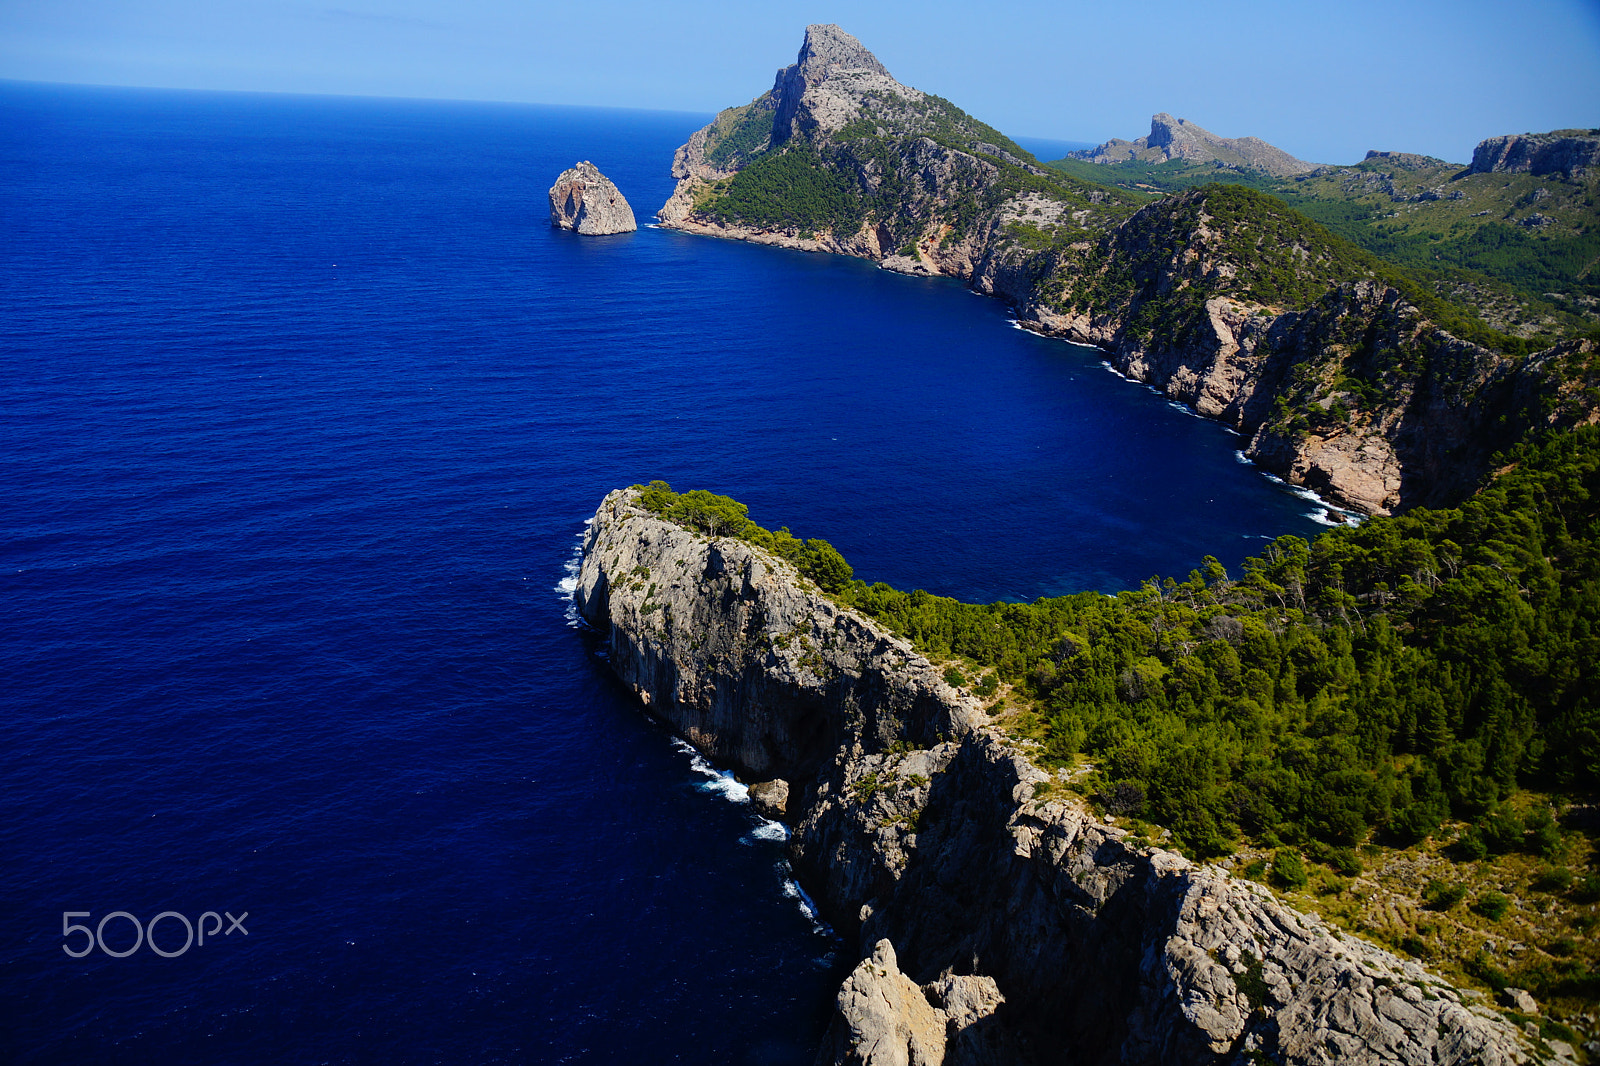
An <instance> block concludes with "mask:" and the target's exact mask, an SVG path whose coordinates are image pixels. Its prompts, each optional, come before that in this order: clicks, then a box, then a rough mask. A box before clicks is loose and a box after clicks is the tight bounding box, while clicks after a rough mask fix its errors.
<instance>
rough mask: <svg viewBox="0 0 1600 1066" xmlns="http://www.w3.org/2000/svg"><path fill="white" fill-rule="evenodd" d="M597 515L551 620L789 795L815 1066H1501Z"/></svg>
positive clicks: (857, 655) (885, 647)
mask: <svg viewBox="0 0 1600 1066" xmlns="http://www.w3.org/2000/svg"><path fill="white" fill-rule="evenodd" d="M637 498H638V497H637V495H636V493H635V492H634V491H633V490H623V491H618V492H613V493H611V494H610V495H609V496H607V497H606V499H605V501H604V502H603V503H602V504H601V505H600V508H599V510H598V511H597V512H596V514H595V518H594V521H593V523H592V524H591V526H590V528H589V531H588V534H587V535H586V538H585V543H584V556H583V563H582V567H581V570H580V573H579V580H578V589H577V602H578V607H579V610H580V611H581V613H582V615H583V617H584V618H585V619H586V620H587V621H588V622H589V623H590V624H591V625H592V626H594V627H595V628H596V629H597V630H599V631H600V632H601V633H603V634H604V640H605V642H606V644H607V647H608V651H609V659H608V661H609V663H610V666H611V668H612V669H613V670H614V671H615V672H616V674H617V676H618V677H619V678H621V680H622V681H623V682H624V683H625V684H627V685H628V686H629V687H630V688H631V689H632V690H633V691H634V692H635V693H637V694H638V696H639V698H640V699H641V700H642V701H643V702H644V703H645V704H646V706H648V707H649V708H650V709H651V710H652V711H653V712H654V713H656V714H658V715H659V716H660V717H662V718H663V719H664V720H666V721H667V722H668V723H669V724H671V725H672V726H673V728H675V729H676V730H678V731H679V732H681V733H682V734H683V735H684V736H685V737H686V738H687V739H689V740H690V742H691V743H693V744H695V745H696V746H697V747H698V748H700V749H701V750H702V751H704V752H706V753H707V754H708V755H710V756H712V757H713V758H717V759H720V760H722V761H724V762H726V763H728V764H730V765H732V766H734V767H735V768H736V769H738V770H739V771H740V772H741V773H742V774H744V775H746V776H749V777H752V778H769V777H778V778H783V779H785V780H786V782H787V783H788V785H789V792H790V798H789V810H790V812H791V817H792V818H793V820H794V823H795V824H794V836H793V838H792V848H793V856H794V860H795V864H796V868H797V870H799V871H800V873H801V876H802V878H803V879H804V880H805V881H806V882H807V883H808V885H809V886H810V887H811V889H812V890H813V893H814V894H815V895H816V896H817V897H818V899H819V900H820V901H821V902H822V905H823V906H824V908H825V909H826V911H827V912H828V914H829V915H830V916H831V918H832V919H833V920H834V922H835V923H836V925H837V926H838V927H839V928H840V929H841V930H842V931H845V932H846V933H856V934H859V938H860V943H861V945H862V952H861V958H862V961H861V963H860V964H859V965H858V966H857V967H856V968H855V969H854V971H853V972H852V973H851V974H850V975H849V977H848V978H846V980H845V981H844V983H843V985H842V986H841V988H840V991H839V995H838V1013H837V1015H836V1016H835V1018H834V1021H833V1024H832V1027H831V1029H830V1031H829V1033H828V1035H827V1038H826V1042H825V1045H824V1047H823V1049H822V1052H821V1055H820V1057H819V1062H824V1063H875V1064H876V1063H883V1064H887V1063H949V1064H952V1066H953V1064H958V1063H959V1064H978V1063H1019V1062H1020V1063H1027V1062H1038V1063H1044V1062H1076V1063H1113V1062H1120V1063H1171V1062H1184V1063H1190V1062H1194V1063H1205V1062H1215V1063H1225V1062H1228V1063H1231V1062H1240V1063H1243V1062H1251V1061H1273V1062H1294V1063H1334V1062H1357V1063H1368V1062H1400V1063H1418V1064H1422V1063H1430V1064H1434V1063H1483V1064H1491V1066H1492V1064H1498V1063H1513V1062H1521V1061H1526V1060H1527V1058H1528V1057H1529V1054H1530V1049H1529V1047H1528V1045H1527V1044H1526V1043H1525V1041H1524V1037H1523V1036H1522V1034H1521V1033H1520V1032H1519V1031H1517V1030H1514V1029H1513V1028H1512V1027H1511V1026H1510V1025H1508V1024H1507V1023H1506V1022H1505V1021H1504V1020H1502V1019H1501V1018H1500V1017H1499V1016H1498V1015H1497V1014H1495V1013H1494V1012H1493V1011H1491V1010H1489V1009H1488V1008H1487V1007H1486V1006H1484V1005H1483V1004H1482V1003H1481V1002H1480V1000H1479V997H1477V996H1476V995H1475V994H1472V993H1467V992H1462V991H1460V990H1457V989H1455V988H1452V987H1450V986H1449V985H1448V984H1446V983H1445V982H1444V981H1442V980H1440V979H1439V978H1438V977H1436V976H1434V975H1431V974H1429V973H1428V972H1427V971H1425V970H1424V969H1423V968H1422V967H1420V966H1419V965H1418V964H1416V963H1414V962H1409V961H1403V960H1401V959H1398V958H1396V957H1395V956H1393V955H1390V954H1388V953H1386V952H1384V951H1381V950H1379V949H1378V948H1376V947H1373V946H1372V945H1370V944H1368V943H1366V942H1364V941H1360V940H1356V939H1353V938H1350V937H1347V936H1344V935H1342V934H1340V933H1338V932H1337V931H1335V930H1333V929H1331V928H1330V927H1328V926H1327V925H1325V924H1324V923H1323V922H1321V921H1320V920H1319V919H1317V918H1316V917H1315V916H1314V915H1306V914H1300V913H1296V912H1294V911H1292V910H1290V909H1288V908H1286V907H1284V906H1282V905H1281V904H1279V903H1278V902H1276V901H1275V900H1274V899H1273V897H1272V896H1271V895H1270V894H1269V893H1267V892H1266V890H1264V889H1262V888H1260V887H1259V886H1256V885H1253V884H1251V883H1249V882H1245V881H1240V880H1236V879H1234V878H1232V877H1231V876H1230V875H1228V874H1227V873H1225V872H1223V871H1221V870H1219V869H1216V868H1213V867H1209V866H1198V865H1196V864H1194V863H1191V862H1189V861H1188V860H1186V859H1184V858H1183V857H1181V856H1179V855H1177V854H1174V853H1171V852H1167V851H1163V850H1160V849H1157V848H1149V847H1139V846H1135V845H1133V844H1132V843H1130V842H1129V841H1128V840H1127V838H1126V835H1125V833H1124V832H1123V831H1122V830H1120V829H1118V828H1116V827H1115V826H1111V825H1107V824H1103V823H1101V822H1100V821H1097V820H1096V819H1095V818H1094V817H1092V816H1091V815H1090V814H1089V813H1088V812H1087V811H1086V810H1085V809H1084V808H1083V807H1082V806H1081V805H1080V804H1078V803H1077V802H1075V801H1071V800H1066V799H1062V798H1061V796H1062V792H1061V790H1059V789H1058V788H1056V787H1055V786H1054V784H1053V779H1052V777H1051V775H1049V774H1047V773H1045V772H1044V771H1042V770H1040V769H1038V768H1037V767H1036V766H1034V765H1033V763H1032V762H1031V761H1030V759H1029V758H1028V755H1027V753H1026V752H1025V751H1023V750H1021V749H1019V748H1018V747H1017V746H1015V745H1014V744H1012V743H1011V742H1009V741H1008V740H1007V739H1006V738H1005V737H1003V736H1002V735H1000V734H999V733H998V732H996V731H995V730H994V729H993V728H991V726H990V725H989V723H988V720H987V718H986V716H985V714H984V711H983V709H982V707H981V706H980V705H979V704H978V703H977V702H976V701H975V700H973V699H971V698H970V697H967V696H965V695H963V694H962V693H961V692H959V691H957V690H955V689H952V688H951V687H950V686H949V685H947V684H946V683H945V682H944V680H943V677H942V675H941V672H940V670H939V669H938V667H937V666H936V664H934V663H931V662H929V661H928V660H927V659H926V658H924V657H923V656H921V655H919V654H918V653H917V652H916V651H915V649H914V648H912V647H911V646H909V645H908V644H906V643H905V642H904V641H901V640H899V639H898V638H896V637H894V636H893V635H892V634H889V633H887V632H885V631H884V630H882V629H881V628H880V627H878V626H877V625H875V624H874V623H872V622H871V621H869V620H867V619H865V618H863V617H860V616H859V615H856V614H855V613H853V612H851V611H849V610H845V609H843V608H841V607H839V606H837V605H836V604H834V603H833V602H832V601H831V600H829V599H828V598H827V597H825V596H824V595H822V594H821V593H820V592H819V591H818V590H817V589H815V588H814V587H810V586H809V584H808V583H807V582H806V581H805V579H803V578H801V577H800V576H799V575H798V574H797V572H796V571H795V570H794V569H793V568H792V567H791V566H790V565H789V564H788V563H787V562H785V561H783V560H781V559H779V558H777V557H775V556H773V555H770V554H768V553H766V552H763V551H761V550H759V549H757V548H755V547H753V546H751V545H749V544H746V543H744V542H741V541H737V540H733V539H729V538H715V537H708V536H705V535H702V534H700V533H696V532H692V531H690V530H688V529H685V528H682V527H679V526H677V525H674V524H671V523H669V522H666V521H663V520H661V519H659V518H657V517H655V516H654V515H652V514H650V513H649V512H647V511H645V510H644V509H642V508H641V507H640V506H638V504H637Z"/></svg>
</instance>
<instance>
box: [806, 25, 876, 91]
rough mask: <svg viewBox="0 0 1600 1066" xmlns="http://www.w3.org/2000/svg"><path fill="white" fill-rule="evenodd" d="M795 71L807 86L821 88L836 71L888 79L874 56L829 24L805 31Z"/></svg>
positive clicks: (859, 43) (807, 28) (858, 42)
mask: <svg viewBox="0 0 1600 1066" xmlns="http://www.w3.org/2000/svg"><path fill="white" fill-rule="evenodd" d="M795 67H798V68H799V75H800V77H802V78H804V79H805V81H806V84H807V85H808V86H811V85H821V84H822V83H823V82H825V81H827V80H828V78H829V76H831V75H832V74H833V72H834V71H836V70H867V71H871V72H872V73H874V74H883V75H885V76H889V71H888V68H886V67H885V66H884V65H883V64H882V63H880V62H878V57H877V56H875V55H873V54H872V53H871V52H869V51H867V49H866V48H865V47H864V46H863V45H862V44H861V42H860V41H858V40H856V39H855V38H854V37H852V36H851V35H850V34H848V33H846V32H845V31H844V30H842V29H840V28H839V27H838V26H835V25H833V24H832V23H816V24H814V25H811V26H807V27H806V39H805V42H804V43H802V44H801V45H800V55H799V57H798V59H797V60H796V62H795ZM789 69H794V68H789Z"/></svg>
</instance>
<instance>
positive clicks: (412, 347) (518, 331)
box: [0, 82, 1328, 1066]
mask: <svg viewBox="0 0 1600 1066" xmlns="http://www.w3.org/2000/svg"><path fill="white" fill-rule="evenodd" d="M708 118H709V116H706V115H698V114H682V113H665V112H652V111H622V110H596V109H585V108H577V107H554V106H530V105H521V104H489V103H456V102H440V101H426V100H395V99H371V98H334V97H311V96H291V95H256V94H240V93H228V94H224V93H195V92H171V91H157V90H145V89H113V88H90V87H71V86H58V85H40V84H29V83H18V82H8V83H0V219H3V232H4V241H3V242H0V278H3V279H4V280H3V282H0V381H3V388H4V397H5V399H4V417H3V419H0V603H3V609H0V678H3V679H4V680H3V684H0V768H3V777H0V781H3V789H0V869H3V870H4V877H3V879H0V894H3V906H0V1002H3V1003H4V1010H3V1011H0V1013H3V1014H4V1016H5V1020H4V1021H3V1023H0V1061H5V1062H15V1063H90V1062H93V1063H160V1064H163V1066H173V1064H186V1063H273V1064H280V1066H281V1064H297V1063H368V1062H372V1063H380V1062H381V1063H615V1062H659V1063H667V1062H694V1063H704V1062H726V1063H780V1064H781V1063H808V1062H810V1060H811V1056H812V1054H813V1051H814V1048H815V1046H816V1044H817V1042H818V1040H819V1038H820V1036H821V1033H822V1031H823V1028H824V1027H825V1025H826V1023H827V1020H828V1017H829V1011H830V1009H831V1005H832V1000H833V996H834V993H835V990H836V988H837V984H838V981H839V980H840V977H841V974H842V973H843V972H845V971H847V970H848V968H849V967H850V966H851V965H853V963H854V962H855V960H856V958H857V955H856V954H855V953H856V950H857V949H856V945H855V944H853V943H852V942H850V940H849V939H848V937H847V936H845V935H843V934H841V933H840V932H838V931H835V930H833V929H831V928H830V927H829V926H828V925H827V924H826V922H825V921H823V920H822V919H821V917H819V915H818V913H817V911H816V908H815V907H814V906H813V905H812V903H811V902H810V900H809V899H808V897H807V896H806V894H805V890H804V886H803V885H797V884H796V883H795V881H794V879H793V876H792V874H791V871H790V868H789V865H788V862H787V858H786V850H785V843H784V835H785V834H784V831H783V828H782V827H781V826H777V825H775V824H772V823H768V822H765V821H763V820H762V819H761V818H759V817H758V816H757V815H755V814H754V813H753V811H752V808H751V805H750V804H749V802H748V797H747V796H746V795H745V792H744V788H743V786H742V785H741V784H740V783H739V782H737V781H734V780H733V779H732V778H731V776H729V775H728V774H727V773H726V772H725V771H722V770H720V769H719V768H717V767H714V766H711V765H709V764H707V763H706V762H705V761H704V760H702V759H700V758H699V757H698V756H696V755H695V754H694V753H693V752H692V751H691V750H689V749H688V748H687V746H686V745H684V744H683V743H682V742H681V741H678V740H676V739H675V738H674V737H673V735H672V734H671V732H670V731H669V730H668V729H666V728H664V727H663V726H662V725H661V724H659V723H658V722H656V721H654V720H652V719H651V718H649V717H648V716H647V715H646V714H645V713H644V711H643V710H642V709H641V708H640V707H639V706H638V705H637V704H636V703H635V702H634V700H633V699H631V698H630V696H629V694H628V693H627V692H626V691H625V690H624V689H622V688H621V687H620V686H619V685H618V684H617V683H616V682H615V681H614V680H613V679H612V678H611V676H610V675H609V674H608V673H607V670H606V666H605V663H604V661H603V660H602V659H601V658H599V657H598V656H597V654H596V652H597V650H598V648H597V640H596V637H595V635H594V634H592V633H588V632H586V631H585V630H584V629H583V628H582V627H581V626H580V625H579V624H578V623H577V621H576V618H575V614H574V612H573V610H572V603H571V591H572V586H573V574H574V572H575V563H576V556H575V552H576V550H577V548H578V545H579V543H580V538H581V536H582V533H583V530H584V527H585V522H586V521H587V520H588V519H589V517H590V516H591V515H592V514H593V513H594V510H595V508H596V506H597V505H598V504H599V502H600V500H601V499H602V497H604V495H605V494H606V493H607V492H609V491H610V490H612V489H615V488H618V487H621V486H626V485H629V484H634V483H638V482H645V481H649V480H651V479H654V478H661V479H664V480H666V481H668V482H670V483H671V484H672V485H673V486H674V487H676V488H678V489H690V488H704V489H709V490H712V491H714V492H719V493H726V494H729V495H732V496H734V497H736V498H738V499H739V500H742V501H743V502H745V503H746V504H748V505H749V507H750V513H751V516H752V517H753V518H754V519H755V520H757V521H758V522H760V523H762V524H763V525H766V526H768V527H771V528H776V527H778V526H788V527H789V528H790V529H791V530H793V531H794V532H795V533H796V534H797V535H799V536H803V537H821V538H825V539H827V540H829V541H831V542H832V543H833V544H834V545H835V546H836V547H837V548H838V549H839V550H840V551H841V552H842V553H843V554H844V555H845V556H846V558H848V559H849V560H850V561H851V563H852V564H853V565H854V567H855V570H856V574H857V576H859V577H861V578H863V579H864V580H867V581H886V582H888V583H890V584H892V585H896V586H901V587H918V588H925V589H928V590H930V591H932V592H936V593H939V594H943V595H950V596H957V597H961V598H964V599H969V600H976V601H984V602H987V601H993V600H1002V599H1003V600H1028V599H1032V598H1034V597H1038V596H1043V595H1054V594H1061V593H1070V592H1078V591H1083V590H1099V591H1102V592H1107V593H1113V592H1116V591H1117V590H1119V589H1125V588H1130V587H1136V586H1137V585H1138V584H1139V583H1140V582H1141V581H1142V580H1143V579H1145V578H1148V577H1151V576H1157V575H1174V576H1177V577H1179V578H1182V577H1184V576H1186V575H1187V574H1188V572H1189V571H1190V570H1191V569H1192V568H1194V567H1195V566H1197V565H1199V563H1200V560H1201V559H1202V558H1203V557H1204V556H1206V555H1215V556H1217V557H1218V558H1219V559H1221V560H1222V561H1223V562H1224V563H1225V564H1226V565H1228V566H1229V567H1234V568H1236V567H1237V566H1238V565H1239V563H1240V561H1241V560H1242V559H1243V558H1245V556H1247V555H1248V554H1250V553H1251V552H1253V551H1255V550H1258V549H1259V548H1260V547H1261V546H1262V545H1263V544H1264V543H1265V541H1266V540H1267V539H1269V538H1272V537H1276V536H1278V535H1281V534H1286V533H1293V534H1299V535H1304V536H1310V535H1314V534H1315V533H1316V532H1317V531H1318V530H1320V529H1321V528H1322V524H1321V523H1324V522H1326V521H1327V520H1328V516H1327V514H1326V512H1325V510H1324V508H1323V506H1322V505H1321V504H1319V503H1317V502H1316V501H1315V500H1314V499H1310V498H1308V497H1306V496H1305V495H1303V494H1297V493H1296V492H1295V491H1294V490H1292V489H1290V488H1288V487H1287V486H1284V485H1282V484H1281V483H1277V482H1275V481H1274V480H1272V479H1271V478H1269V477H1267V476H1266V475H1264V474H1263V473H1262V472H1261V471H1259V470H1257V469H1256V468H1254V467H1252V466H1251V465H1250V464H1249V463H1247V462H1245V461H1243V458H1242V455H1241V453H1240V449H1241V448H1242V447H1243V446H1244V442H1243V441H1241V440H1240V439H1239V438H1237V437H1236V436H1234V435H1232V434H1231V433H1230V432H1228V431H1227V430H1225V429H1224V428H1222V427H1220V426H1218V425H1216V424H1214V423H1212V422H1209V421H1206V420H1203V419H1201V418H1199V417H1196V416H1195V415H1194V413H1193V412H1191V411H1188V410H1186V409H1184V408H1182V407H1181V406H1178V405H1174V404H1172V403H1169V402H1168V401H1167V400H1166V399H1164V398H1163V397H1162V396H1160V395H1159V394H1156V393H1155V392H1154V391H1153V390H1151V389H1149V388H1147V387H1145V386H1143V385H1140V384H1138V383H1136V382H1132V381H1128V380H1125V379H1123V378H1121V377H1119V376H1117V375H1116V374H1114V373H1111V372H1108V369H1107V367H1106V365H1104V363H1103V356H1102V355H1101V354H1100V353H1098V352H1096V351H1094V350H1091V349H1086V348H1081V347H1074V346H1072V345H1069V344H1065V343H1062V342H1060V341H1056V340H1050V339H1046V338H1043V337H1039V336H1036V335H1034V334H1032V333H1029V332H1026V331H1023V330H1021V329H1018V328H1016V325H1015V322H1014V321H1013V318H1014V311H1013V309H1011V308H1008V307H1007V306H1006V305H1005V304H1004V303H1002V302H999V301H997V300H993V299H989V298H984V297H980V296H977V295H975V294H973V293H971V292H970V291H969V290H967V289H966V288H965V287H964V286H963V285H962V284H961V283H959V282H957V281H954V280H930V279H923V278H909V277H903V276H900V275H896V274H891V273H888V272H885V271H881V270H878V269H876V268H875V267H874V266H873V265H872V264H870V263H866V262H862V261H859V260H854V259H849V258H844V257H839V256H832V255H822V254H806V253H803V252H795V251H787V250H780V249H774V248H766V247H758V246H754V245H749V244H744V243H739V242H732V241H721V240H715V239H710V238H705V237H695V236H689V235H684V234H681V233H676V232H672V231H669V230H663V229H659V228H655V227H654V226H653V225H651V220H652V217H653V213H654V211H655V210H656V208H657V207H659V205H660V204H662V203H663V202H664V201H665V200H666V198H667V196H668V194H669V193H670V192H671V189H672V179H671V176H670V173H669V170H670V165H671V161H672V153H673V149H674V148H675V147H676V146H677V145H679V144H680V143H682V142H683V141H684V140H686V139H687V137H688V135H689V134H690V133H691V132H692V131H693V130H694V129H695V128H697V127H698V126H700V125H701V124H703V123H704V122H705V121H707V119H708ZM583 159H588V160H592V161H593V162H594V163H595V164H597V165H598V166H599V167H600V169H601V170H602V171H604V172H605V173H606V174H607V175H609V176H610V177H611V178H613V179H614V180H615V181H616V182H617V184H618V185H619V186H620V187H621V189H622V190H623V192H624V194H625V195H626V196H627V197H628V198H629V199H630V200H631V202H632V204H633V206H634V210H635V213H636V214H637V215H638V216H639V217H640V220H641V224H642V226H641V228H640V230H639V231H638V232H636V233H632V234H626V235H618V236H611V237H603V238H589V237H579V236H575V235H573V234H571V233H565V232H560V231H557V230H554V229H552V228H551V226H550V223H549V219H548V204H547V200H546V195H545V193H546V189H547V188H548V187H549V185H550V184H551V183H552V182H553V181H554V179H555V177H556V175H557V174H558V173H559V172H560V171H561V170H563V169H565V168H567V167H570V166H572V165H573V164H574V163H576V162H577V161H579V160H583Z"/></svg>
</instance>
